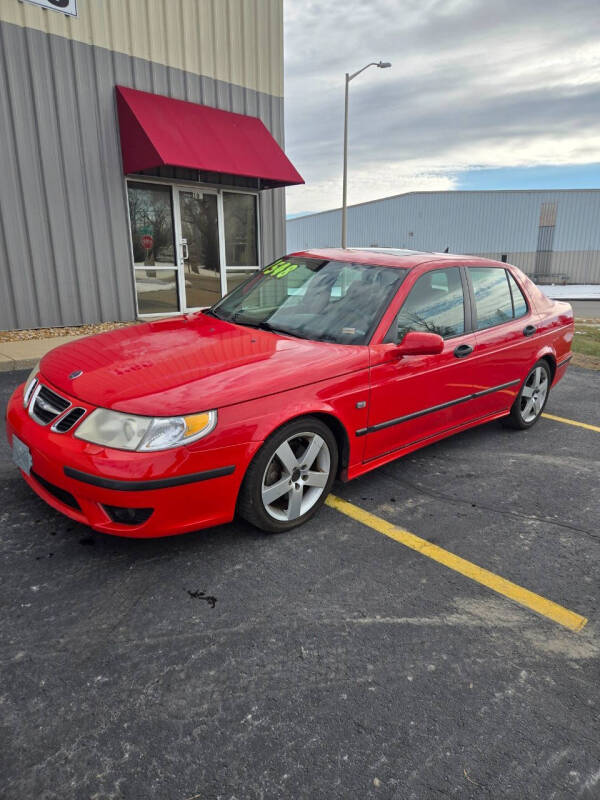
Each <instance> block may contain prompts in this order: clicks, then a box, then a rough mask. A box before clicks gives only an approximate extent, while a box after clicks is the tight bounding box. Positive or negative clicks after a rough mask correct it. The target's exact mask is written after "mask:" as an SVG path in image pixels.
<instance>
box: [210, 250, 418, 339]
mask: <svg viewBox="0 0 600 800" xmlns="http://www.w3.org/2000/svg"><path fill="white" fill-rule="evenodd" d="M405 274H406V273H405V270H402V269H394V268H392V267H379V266H372V265H369V264H355V263H353V262H348V261H322V260H318V259H312V258H296V257H295V256H290V257H288V258H283V259H279V260H278V261H275V262H274V263H273V264H270V265H269V266H268V267H265V269H263V270H262V271H261V272H259V273H257V274H254V275H253V276H252V277H250V278H248V280H246V281H245V282H244V283H242V284H240V285H239V286H238V287H236V289H234V290H233V292H231V294H228V295H226V296H225V297H224V298H223V299H222V300H220V301H219V302H218V303H217V304H216V305H214V306H213V307H212V308H211V309H210V310H209V312H208V313H210V314H212V315H214V316H216V317H219V318H220V319H224V320H228V321H229V322H235V323H236V324H238V325H248V326H250V327H256V328H263V329H265V330H272V331H275V332H276V333H285V334H290V335H291V336H298V337H300V338H303V339H316V340H318V341H325V342H337V343H338V344H366V343H367V342H368V341H369V339H370V337H371V335H372V333H373V330H374V329H375V326H376V325H377V323H378V322H379V320H380V318H381V314H382V312H383V310H384V309H385V307H386V306H387V304H388V303H389V301H390V299H391V298H392V297H393V295H394V293H395V292H396V290H397V289H398V287H399V286H400V284H401V283H402V280H403V278H404V276H405Z"/></svg>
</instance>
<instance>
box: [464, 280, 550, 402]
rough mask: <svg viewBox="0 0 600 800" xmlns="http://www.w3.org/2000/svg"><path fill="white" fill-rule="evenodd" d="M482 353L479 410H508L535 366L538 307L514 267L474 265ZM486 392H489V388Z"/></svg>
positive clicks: (479, 351)
mask: <svg viewBox="0 0 600 800" xmlns="http://www.w3.org/2000/svg"><path fill="white" fill-rule="evenodd" d="M466 272H467V275H468V279H469V290H470V292H471V295H472V305H473V327H474V328H475V331H476V334H475V339H476V343H477V356H476V358H475V360H474V366H475V372H476V391H477V392H479V393H481V394H480V395H479V396H478V397H477V398H476V399H475V401H474V403H473V404H472V405H473V408H474V409H475V411H476V413H477V414H478V415H484V414H493V413H494V412H499V411H504V410H506V411H508V410H509V409H510V407H511V405H512V403H513V400H514V399H515V397H516V395H517V392H518V391H519V388H520V385H521V383H522V381H523V380H524V379H525V377H526V375H527V372H528V371H529V368H530V367H531V366H533V362H534V360H535V352H536V350H537V347H538V345H537V337H538V331H537V321H538V315H537V313H536V312H535V311H534V310H533V309H530V308H529V304H528V302H527V300H526V297H525V294H524V293H523V291H522V290H521V288H520V287H519V284H518V283H517V281H516V280H515V277H514V276H513V274H512V273H511V271H510V270H509V269H504V268H502V267H499V266H498V267H490V266H480V267H478V266H469V267H468V268H467V270H466ZM484 392H485V394H484Z"/></svg>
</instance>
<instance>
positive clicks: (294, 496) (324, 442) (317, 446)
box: [238, 417, 338, 533]
mask: <svg viewBox="0 0 600 800" xmlns="http://www.w3.org/2000/svg"><path fill="white" fill-rule="evenodd" d="M337 465H338V448H337V443H336V440H335V436H334V435H333V433H332V432H331V430H330V428H328V427H327V425H325V423H324V422H321V420H320V419H317V418H316V417H302V418H301V419H297V420H293V421H292V422H288V423H287V424H286V425H283V426H282V427H281V428H279V429H278V430H276V431H275V432H274V433H273V434H271V436H269V438H268V439H267V440H266V441H265V443H264V444H263V446H262V447H261V449H260V450H259V451H258V453H257V454H256V455H255V456H254V459H253V460H252V462H251V464H250V466H249V467H248V471H247V472H246V475H245V477H244V482H243V483H242V487H241V489H240V495H239V499H238V512H239V514H240V516H241V517H243V519H245V520H246V521H247V522H250V523H251V524H252V525H254V526H256V527H257V528H260V530H263V531H266V532H268V533H283V532H284V531H289V530H291V529H292V528H296V527H297V526H298V525H302V524H303V523H305V522H306V521H307V520H309V519H310V518H311V517H313V516H314V515H315V514H316V513H317V511H318V510H319V508H320V507H321V506H322V505H323V503H324V502H325V498H326V497H327V495H328V494H329V492H330V490H331V486H332V484H333V481H334V480H335V476H336V473H337Z"/></svg>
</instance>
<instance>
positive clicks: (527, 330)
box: [523, 325, 536, 336]
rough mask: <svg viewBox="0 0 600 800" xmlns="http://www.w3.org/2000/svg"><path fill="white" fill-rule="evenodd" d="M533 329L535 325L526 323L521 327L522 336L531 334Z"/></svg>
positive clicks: (534, 329)
mask: <svg viewBox="0 0 600 800" xmlns="http://www.w3.org/2000/svg"><path fill="white" fill-rule="evenodd" d="M535 331H536V327H535V325H527V326H526V327H525V328H523V336H533V334H534V333H535Z"/></svg>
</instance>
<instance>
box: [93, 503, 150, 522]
mask: <svg viewBox="0 0 600 800" xmlns="http://www.w3.org/2000/svg"><path fill="white" fill-rule="evenodd" d="M102 508H103V509H104V510H105V511H106V513H107V514H108V516H109V517H110V518H111V520H112V521H113V522H118V523H119V524H120V525H142V523H144V522H147V520H149V519H150V517H151V516H152V513H153V512H154V509H153V508H123V507H122V506H105V505H103V506H102Z"/></svg>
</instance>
